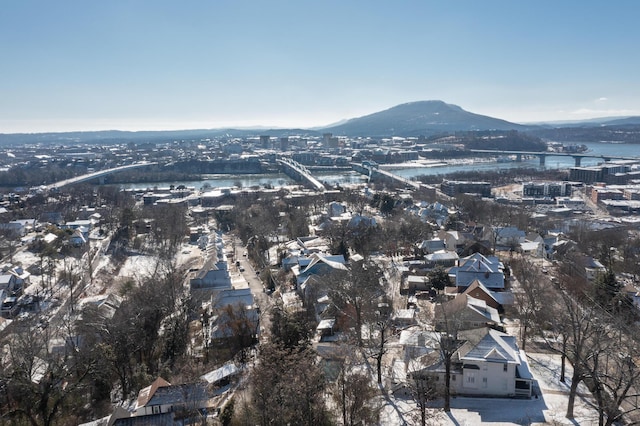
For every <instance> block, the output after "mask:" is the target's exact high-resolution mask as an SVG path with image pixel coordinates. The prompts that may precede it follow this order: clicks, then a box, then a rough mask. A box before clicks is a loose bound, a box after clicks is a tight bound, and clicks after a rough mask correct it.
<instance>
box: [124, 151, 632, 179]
mask: <svg viewBox="0 0 640 426" xmlns="http://www.w3.org/2000/svg"><path fill="white" fill-rule="evenodd" d="M581 144H583V145H586V146H587V148H588V151H587V153H588V154H594V155H603V156H607V155H615V156H622V157H640V145H638V144H620V143H604V142H585V143H581ZM456 161H457V162H458V164H453V163H452V161H449V162H448V163H449V164H446V165H426V166H422V167H411V166H410V165H406V164H403V165H394V164H389V165H385V166H384V169H385V170H389V171H391V172H393V173H395V174H397V175H400V176H402V177H405V178H408V179H412V178H415V177H417V176H420V175H445V174H449V173H455V172H459V171H467V170H502V169H512V168H529V169H530V168H536V169H539V168H541V167H540V160H539V159H538V157H532V158H525V159H523V160H522V161H521V162H516V161H505V162H496V161H486V160H471V159H466V160H461V159H458V160H456ZM600 162H602V160H600V159H598V158H583V159H582V162H581V166H583V167H587V166H595V165H597V164H599V163H600ZM438 164H441V163H438ZM574 164H575V163H574V159H573V157H558V156H556V157H554V156H552V155H547V157H546V162H545V165H544V168H546V169H568V168H570V167H573V166H574ZM314 176H315V177H316V178H317V179H318V180H319V181H320V182H327V183H329V184H338V183H339V184H346V183H358V182H365V177H364V176H363V175H361V174H359V173H357V172H354V171H344V172H337V173H336V172H314ZM205 184H208V185H209V186H211V187H212V188H225V187H232V186H238V185H240V186H242V187H243V188H249V187H252V186H265V185H270V186H272V187H281V186H285V185H293V184H295V182H294V181H292V180H291V179H290V178H289V177H288V176H286V175H284V174H252V175H207V176H206V177H205V179H203V180H197V181H186V182H159V183H153V184H149V183H135V184H123V185H121V186H122V187H123V188H130V189H147V188H153V187H158V188H161V187H168V186H170V185H176V186H177V185H185V186H187V187H195V188H196V189H200V188H202V187H203V186H205Z"/></svg>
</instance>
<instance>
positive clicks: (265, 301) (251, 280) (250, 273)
mask: <svg viewBox="0 0 640 426" xmlns="http://www.w3.org/2000/svg"><path fill="white" fill-rule="evenodd" d="M245 253H247V248H246V247H244V246H243V245H242V241H241V240H240V239H239V238H236V239H234V257H235V259H236V260H237V261H239V262H240V269H243V271H241V273H242V275H243V276H244V279H245V280H246V281H247V284H248V285H249V288H250V289H251V294H253V298H254V300H255V302H256V304H257V305H258V307H259V308H260V340H261V341H262V340H264V339H265V337H266V333H265V331H266V332H268V330H269V329H270V328H271V322H270V320H269V319H270V310H271V307H272V306H273V301H272V299H271V296H269V295H267V293H265V291H264V289H265V288H264V284H263V282H262V280H261V279H260V277H259V276H258V274H257V273H256V270H255V269H254V268H253V265H252V264H251V262H250V261H249V259H248V258H247V256H244V254H245ZM234 267H236V266H234Z"/></svg>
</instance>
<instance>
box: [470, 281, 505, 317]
mask: <svg viewBox="0 0 640 426" xmlns="http://www.w3.org/2000/svg"><path fill="white" fill-rule="evenodd" d="M462 294H466V295H469V296H471V297H473V298H475V299H480V300H484V302H485V303H486V304H487V306H491V307H492V308H494V309H497V310H498V312H499V313H502V312H504V306H505V305H513V303H514V297H513V293H511V292H510V291H491V290H489V289H488V288H487V287H485V285H484V284H482V283H481V282H480V281H478V280H474V281H473V282H472V283H471V285H470V286H469V287H467V289H466V290H465V291H464V292H463V293H462Z"/></svg>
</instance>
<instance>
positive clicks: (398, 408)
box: [380, 353, 598, 426]
mask: <svg viewBox="0 0 640 426" xmlns="http://www.w3.org/2000/svg"><path fill="white" fill-rule="evenodd" d="M529 364H530V367H531V370H532V372H533V374H534V377H535V378H536V380H537V384H538V388H539V389H540V391H541V393H542V396H541V397H539V398H532V399H502V398H467V397H455V398H452V399H451V407H452V409H451V413H450V414H449V415H445V413H443V412H442V411H436V414H435V418H434V414H433V413H432V414H430V419H429V420H428V422H427V424H430V425H456V426H463V425H465V426H471V425H480V424H483V425H484V424H486V425H493V426H507V425H510V426H511V425H542V424H567V425H571V424H574V425H575V424H578V425H597V424H598V417H597V411H596V410H595V408H594V407H593V405H592V404H591V402H590V401H591V397H590V394H589V392H588V391H587V389H586V388H585V387H584V386H582V385H581V386H580V387H579V392H578V393H579V395H580V396H579V397H578V398H576V405H575V410H574V414H575V419H573V421H572V420H569V419H566V418H565V414H566V410H567V402H568V395H569V385H570V381H569V380H568V379H567V383H560V381H559V377H560V357H559V356H557V355H552V354H542V353H535V354H529ZM570 375H571V368H570V366H567V376H568V377H570ZM386 398H387V399H386V404H385V406H384V409H383V412H382V416H381V419H380V424H383V425H414V424H419V412H418V410H417V409H416V404H415V402H413V401H412V400H411V399H401V398H394V397H393V396H387V397H386Z"/></svg>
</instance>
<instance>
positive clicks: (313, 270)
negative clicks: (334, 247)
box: [291, 253, 348, 285]
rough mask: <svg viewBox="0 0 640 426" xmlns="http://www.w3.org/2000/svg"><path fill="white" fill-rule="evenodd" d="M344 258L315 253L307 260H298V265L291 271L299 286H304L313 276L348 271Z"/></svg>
mask: <svg viewBox="0 0 640 426" xmlns="http://www.w3.org/2000/svg"><path fill="white" fill-rule="evenodd" d="M345 263H346V261H345V259H344V256H342V255H341V254H340V255H332V256H327V255H322V254H320V253H313V254H311V256H309V257H308V258H306V259H303V258H300V259H298V265H297V266H294V267H293V268H292V269H291V270H292V271H293V274H294V275H295V277H296V283H297V285H300V284H302V283H303V282H305V281H306V280H307V278H308V277H310V276H312V275H328V274H330V273H331V272H333V271H346V270H347V269H348V268H347V266H346V265H345Z"/></svg>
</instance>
